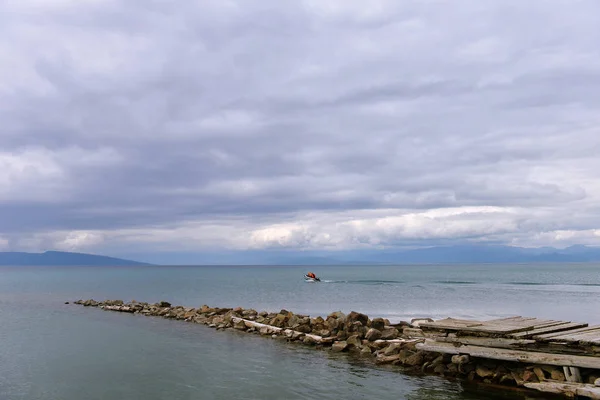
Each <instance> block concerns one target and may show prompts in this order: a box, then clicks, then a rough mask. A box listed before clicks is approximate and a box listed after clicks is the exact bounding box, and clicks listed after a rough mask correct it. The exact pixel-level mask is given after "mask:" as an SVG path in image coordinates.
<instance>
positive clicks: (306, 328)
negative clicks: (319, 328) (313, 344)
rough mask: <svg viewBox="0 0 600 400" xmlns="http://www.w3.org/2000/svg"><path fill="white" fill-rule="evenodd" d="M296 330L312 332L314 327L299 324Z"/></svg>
mask: <svg viewBox="0 0 600 400" xmlns="http://www.w3.org/2000/svg"><path fill="white" fill-rule="evenodd" d="M295 330H297V331H298V332H302V333H310V332H312V328H311V327H310V325H308V324H302V325H298V326H297V327H296V328H295Z"/></svg>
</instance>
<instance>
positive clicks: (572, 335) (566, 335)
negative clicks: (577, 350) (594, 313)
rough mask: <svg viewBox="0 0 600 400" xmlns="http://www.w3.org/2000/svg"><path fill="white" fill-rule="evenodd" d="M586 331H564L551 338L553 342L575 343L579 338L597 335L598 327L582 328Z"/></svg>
mask: <svg viewBox="0 0 600 400" xmlns="http://www.w3.org/2000/svg"><path fill="white" fill-rule="evenodd" d="M584 329H587V330H585V331H580V332H574V331H566V332H563V333H560V334H557V335H554V336H552V337H551V340H553V341H567V342H577V341H579V338H581V337H584V336H589V334H590V333H592V334H594V335H595V334H598V333H600V327H596V328H584Z"/></svg>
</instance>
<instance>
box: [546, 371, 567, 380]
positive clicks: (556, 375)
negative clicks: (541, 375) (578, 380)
mask: <svg viewBox="0 0 600 400" xmlns="http://www.w3.org/2000/svg"><path fill="white" fill-rule="evenodd" d="M550 379H552V380H555V381H560V382H564V381H566V378H565V374H564V372H563V371H560V370H559V369H557V368H553V369H552V371H550Z"/></svg>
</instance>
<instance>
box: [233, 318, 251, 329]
mask: <svg viewBox="0 0 600 400" xmlns="http://www.w3.org/2000/svg"><path fill="white" fill-rule="evenodd" d="M233 328H234V329H237V330H240V331H245V330H246V329H248V327H247V326H246V323H245V322H244V320H242V319H238V320H237V322H234V323H233Z"/></svg>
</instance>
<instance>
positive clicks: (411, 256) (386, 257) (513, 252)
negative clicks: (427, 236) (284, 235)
mask: <svg viewBox="0 0 600 400" xmlns="http://www.w3.org/2000/svg"><path fill="white" fill-rule="evenodd" d="M143 256H144V258H146V257H150V255H143ZM152 257H153V258H152V259H153V260H157V262H158V263H161V264H167V265H168V264H178V265H369V264H374V265H381V264H387V265H390V264H452V263H480V264H484V263H485V264H487V263H490V264H494V263H495V264H501V263H503V264H506V263H531V262H549V263H554V262H600V247H591V246H581V245H577V246H571V247H568V248H565V249H557V248H553V247H540V248H524V247H514V246H501V245H484V244H472V245H450V246H433V247H424V248H418V249H397V248H396V249H369V250H364V249H362V250H340V251H308V250H307V251H298V250H291V249H290V250H284V249H270V250H250V251H228V252H225V251H224V252H218V253H217V252H202V253H170V254H154V255H152Z"/></svg>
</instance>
